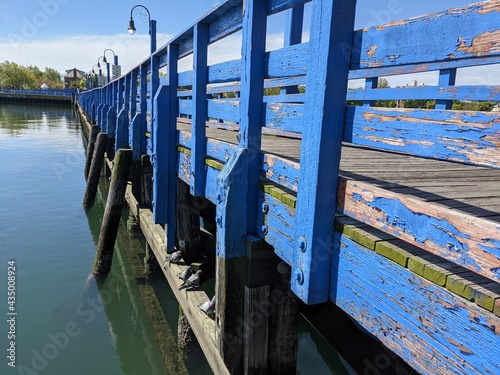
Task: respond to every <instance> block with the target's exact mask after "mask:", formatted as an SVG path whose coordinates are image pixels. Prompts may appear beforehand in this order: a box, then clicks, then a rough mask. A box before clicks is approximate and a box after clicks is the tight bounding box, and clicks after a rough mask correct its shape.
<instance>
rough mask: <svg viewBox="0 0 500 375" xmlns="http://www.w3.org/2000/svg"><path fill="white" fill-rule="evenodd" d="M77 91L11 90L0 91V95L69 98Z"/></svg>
mask: <svg viewBox="0 0 500 375" xmlns="http://www.w3.org/2000/svg"><path fill="white" fill-rule="evenodd" d="M77 92H78V90H76V89H48V90H11V89H0V93H3V94H18V95H45V96H64V97H71V96H72V95H73V94H76V93H77Z"/></svg>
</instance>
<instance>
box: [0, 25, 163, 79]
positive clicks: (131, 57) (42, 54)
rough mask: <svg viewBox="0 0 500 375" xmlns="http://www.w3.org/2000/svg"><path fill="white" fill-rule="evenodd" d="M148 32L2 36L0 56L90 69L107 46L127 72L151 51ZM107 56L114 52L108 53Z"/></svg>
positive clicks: (159, 39)
mask: <svg viewBox="0 0 500 375" xmlns="http://www.w3.org/2000/svg"><path fill="white" fill-rule="evenodd" d="M171 38H172V35H168V34H158V35H157V45H158V46H161V45H163V44H165V43H167V42H168V41H169V40H170V39H171ZM149 43H150V39H149V35H147V34H144V35H139V34H136V35H133V36H132V35H128V34H117V35H104V36H101V35H71V36H70V35H62V36H58V37H56V38H52V39H46V40H26V41H21V40H15V39H8V38H0V58H1V59H2V62H3V61H4V60H9V61H13V62H16V63H18V64H21V65H36V66H38V67H39V68H40V69H42V70H43V69H44V68H45V67H50V68H54V69H56V70H58V71H60V72H61V73H63V72H64V71H65V70H67V69H72V68H75V67H76V68H77V69H80V70H83V71H90V70H91V69H92V65H93V64H97V59H98V58H99V56H102V53H103V52H104V50H106V49H107V48H110V49H112V50H113V51H114V52H115V53H116V54H117V55H118V62H119V64H120V65H121V66H122V72H127V71H129V70H130V69H131V68H133V67H134V66H136V65H137V64H139V63H140V62H141V61H143V60H144V59H145V58H146V57H147V56H148V55H149ZM106 57H107V58H108V60H110V59H111V57H112V54H111V53H110V52H108V53H107V54H106Z"/></svg>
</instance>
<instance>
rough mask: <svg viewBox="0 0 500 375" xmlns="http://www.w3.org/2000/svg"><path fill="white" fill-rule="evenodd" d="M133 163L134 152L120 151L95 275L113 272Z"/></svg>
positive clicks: (107, 204)
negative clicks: (124, 202) (126, 191)
mask: <svg viewBox="0 0 500 375" xmlns="http://www.w3.org/2000/svg"><path fill="white" fill-rule="evenodd" d="M131 162H132V150H130V149H119V150H118V152H117V154H116V161H115V165H114V168H113V174H112V176H111V184H110V187H109V193H108V199H107V200H106V207H105V209H104V216H103V218H102V226H101V232H100V233H99V241H98V243H97V252H96V259H95V262H94V271H93V272H94V275H96V276H106V275H107V274H108V273H109V271H110V270H111V262H112V260H113V249H114V247H115V240H116V234H117V233H118V225H119V224H120V217H121V212H122V207H123V201H124V199H125V190H126V188H127V180H128V175H129V172H130V164H131Z"/></svg>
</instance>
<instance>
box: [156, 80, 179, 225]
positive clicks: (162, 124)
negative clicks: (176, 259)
mask: <svg viewBox="0 0 500 375" xmlns="http://www.w3.org/2000/svg"><path fill="white" fill-rule="evenodd" d="M169 94H170V92H169V89H168V87H167V86H164V85H162V86H160V88H159V89H158V91H157V93H156V95H155V98H154V101H155V106H154V108H155V110H154V115H153V134H154V137H153V141H152V144H153V153H152V157H151V162H152V165H153V220H154V223H155V224H165V223H167V222H168V210H169V209H171V207H169V201H168V192H169V185H170V184H171V183H173V181H175V179H174V178H173V177H175V176H172V175H171V168H169V166H170V164H175V160H170V158H171V157H172V156H173V155H175V154H173V155H172V152H171V150H170V149H169V148H170V147H172V140H170V139H169V136H170V135H171V132H170V131H169V125H170V124H169V123H168V111H162V110H160V109H161V108H162V106H161V104H162V103H168V102H169Z"/></svg>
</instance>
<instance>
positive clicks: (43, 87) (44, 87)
mask: <svg viewBox="0 0 500 375" xmlns="http://www.w3.org/2000/svg"><path fill="white" fill-rule="evenodd" d="M40 89H42V90H50V86H49V85H47V84H46V83H44V84H43V85H41V86H40Z"/></svg>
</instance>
